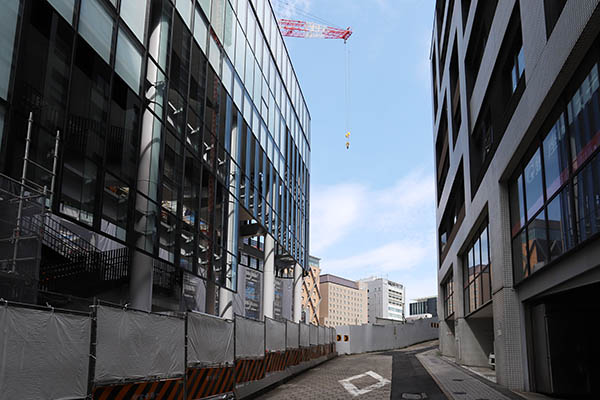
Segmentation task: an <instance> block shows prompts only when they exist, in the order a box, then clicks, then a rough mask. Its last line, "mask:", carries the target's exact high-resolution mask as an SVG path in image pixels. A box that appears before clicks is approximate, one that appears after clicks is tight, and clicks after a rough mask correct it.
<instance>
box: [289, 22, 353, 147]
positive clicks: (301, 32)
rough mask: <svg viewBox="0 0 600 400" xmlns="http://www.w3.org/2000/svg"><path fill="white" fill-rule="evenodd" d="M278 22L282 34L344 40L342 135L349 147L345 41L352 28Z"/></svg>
mask: <svg viewBox="0 0 600 400" xmlns="http://www.w3.org/2000/svg"><path fill="white" fill-rule="evenodd" d="M278 22H279V30H280V31H281V34H282V35H283V36H288V37H295V38H305V39H309V38H312V39H343V40H344V48H345V55H346V65H345V67H346V68H345V71H344V72H345V82H344V83H345V91H346V93H345V100H346V111H345V113H346V133H345V135H344V137H345V138H346V149H350V128H349V122H348V119H349V108H350V104H349V103H350V100H349V91H348V86H349V83H348V81H349V78H348V75H349V73H348V47H347V46H346V41H347V40H348V38H349V37H350V35H352V29H350V27H348V28H346V29H343V28H336V27H332V26H327V25H321V24H317V23H315V22H307V21H299V20H294V19H284V18H280V19H279V20H278Z"/></svg>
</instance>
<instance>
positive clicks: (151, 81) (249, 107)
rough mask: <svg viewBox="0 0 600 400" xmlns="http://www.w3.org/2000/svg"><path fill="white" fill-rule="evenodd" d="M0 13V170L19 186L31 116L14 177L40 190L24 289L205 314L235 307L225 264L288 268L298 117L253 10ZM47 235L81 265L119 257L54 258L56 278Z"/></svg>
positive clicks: (295, 217)
mask: <svg viewBox="0 0 600 400" xmlns="http://www.w3.org/2000/svg"><path fill="white" fill-rule="evenodd" d="M0 8H1V11H2V12H0V15H1V17H0V18H1V19H2V23H1V24H0V31H1V32H0V37H1V38H2V39H0V47H1V52H0V54H1V56H0V138H1V139H2V141H1V149H0V154H1V157H0V168H1V170H2V172H3V173H4V174H5V175H7V176H8V177H12V178H17V179H18V178H20V177H21V172H22V168H23V157H24V151H25V144H26V143H25V142H26V140H25V139H26V132H27V128H28V121H27V119H28V115H29V113H32V115H33V124H32V130H31V131H32V133H31V142H30V151H29V154H28V160H29V162H30V165H34V163H35V165H40V166H43V167H45V169H41V168H33V167H32V168H29V169H28V170H27V181H28V182H31V183H32V184H33V183H34V184H35V185H36V187H44V186H45V187H46V188H47V190H48V193H51V196H50V197H51V203H49V204H48V205H49V207H50V210H51V217H50V218H49V219H50V220H52V221H54V222H53V223H55V224H57V226H58V228H57V229H55V230H54V233H55V235H54V236H53V237H52V240H49V239H47V240H46V239H44V240H42V241H43V242H44V243H43V244H44V246H43V249H42V254H41V262H40V267H39V276H38V278H39V288H38V289H39V293H40V294H39V296H42V294H41V293H42V292H54V291H56V292H59V293H66V294H71V295H76V296H80V297H87V298H89V297H91V296H99V297H100V298H106V300H108V301H113V302H122V303H124V302H129V303H132V304H134V305H136V306H137V307H139V308H143V309H150V308H154V309H185V308H191V309H200V310H202V311H205V310H206V311H208V312H216V311H217V309H218V308H223V302H224V299H225V300H226V299H228V298H230V297H231V296H232V294H231V293H234V292H237V293H238V294H239V295H241V296H242V300H241V301H242V302H243V301H245V299H244V297H245V296H244V295H243V294H244V293H245V292H247V291H248V290H249V287H246V286H247V285H246V283H245V282H244V281H243V279H242V278H243V276H242V277H240V274H238V270H240V268H247V269H254V270H257V271H263V270H267V274H271V273H272V274H273V275H275V276H276V277H290V276H291V275H293V270H294V268H296V269H302V268H305V267H306V265H307V255H308V209H309V181H310V172H309V165H310V115H309V112H308V109H307V106H306V103H305V100H304V98H303V95H302V92H301V90H300V86H299V84H298V80H297V78H296V75H295V72H294V70H293V68H292V64H291V61H290V58H289V55H288V53H287V50H286V48H285V45H284V42H283V38H282V36H281V34H280V32H279V29H278V25H277V21H276V19H275V15H274V13H273V10H272V7H271V5H270V3H269V1H268V0H252V1H251V0H177V1H175V0H48V1H33V0H7V1H4V2H2V5H1V6H0ZM57 132H59V133H60V142H59V151H58V165H57V168H56V178H55V179H53V176H52V174H49V173H48V172H47V170H50V171H51V170H52V161H53V156H54V151H53V149H54V143H55V137H56V135H57ZM54 181H55V184H54V186H52V182H54ZM46 231H48V232H49V231H50V229H48V228H47V227H46V228H44V232H46ZM75 236H77V237H78V239H75ZM58 239H61V240H63V241H64V242H65V243H66V246H67V247H73V248H76V249H77V250H78V251H79V247H77V246H76V245H75V244H74V243H75V242H76V241H78V240H79V241H81V242H85V243H86V245H85V246H83V247H85V248H86V249H87V250H89V251H88V253H90V252H91V253H93V254H92V255H90V254H88V253H85V254H83V253H82V254H83V255H81V257H80V259H81V258H86V260H87V261H86V262H87V263H88V264H90V259H94V254H96V255H95V257H96V258H100V259H104V258H106V257H107V256H106V253H107V252H110V251H113V252H114V251H116V250H119V251H120V252H121V253H122V254H121V255H122V259H120V261H114V260H113V258H114V257H112V256H111V257H109V259H110V260H112V261H110V262H108V261H106V262H104V261H102V262H100V261H98V262H95V261H93V262H91V263H92V264H94V266H93V268H92V267H89V268H88V267H86V268H87V270H86V269H85V268H83V269H81V270H77V267H73V265H71V267H70V268H72V269H73V268H74V269H73V273H72V274H71V279H67V278H65V277H64V276H62V275H60V274H58V273H56V268H55V266H56V265H58V264H69V263H70V264H77V262H79V261H77V259H76V257H73V254H74V251H75V250H73V251H71V252H68V251H63V249H62V247H61V248H59V247H60V246H58V245H56V243H54V242H56V240H58ZM53 243H54V244H53ZM88 245H89V246H88ZM86 246H87V247H86ZM63 247H64V245H63ZM80 247H81V246H80ZM267 250H268V251H270V252H271V253H273V257H272V258H269V257H268V256H265V253H267ZM81 252H83V250H81ZM111 254H112V253H111ZM103 257H104V258H103ZM113 261H114V262H113ZM118 263H120V264H121V267H119V268H120V269H119V268H117V267H116V266H115V265H116V264H118ZM123 263H125V264H126V265H125V266H124V267H123V265H122V264H123ZM90 268H92V269H93V270H94V271H95V272H94V276H93V277H92V276H90V273H89V270H90ZM117 269H119V270H120V271H121V272H120V273H119V274H118V276H117V277H116V278H114V279H113V278H109V276H112V275H111V274H112V273H113V272H114V271H115V270H117ZM76 270H77V271H76ZM242 275H244V274H242ZM73 277H75V278H77V279H75V278H73ZM264 279H265V280H267V281H269V279H270V282H271V285H272V286H274V283H273V279H271V278H268V277H266V276H265V278H264ZM117 281H118V282H117ZM81 282H88V283H86V284H83V283H81ZM90 282H91V283H90ZM267 283H268V282H267ZM44 285H45V286H44ZM240 285H243V287H240ZM254 286H255V287H256V288H260V287H262V288H264V287H265V284H256V285H255V284H253V287H254ZM219 288H220V289H219ZM267 290H268V289H267ZM228 293H229V294H228ZM219 300H220V301H219ZM267 301H271V300H268V299H267ZM219 303H221V304H220V305H219ZM244 307H245V305H244V304H242V305H241V307H240V309H238V310H236V312H239V313H240V314H243V313H244V311H243V310H244ZM246 308H247V307H246ZM270 308H272V307H267V309H270Z"/></svg>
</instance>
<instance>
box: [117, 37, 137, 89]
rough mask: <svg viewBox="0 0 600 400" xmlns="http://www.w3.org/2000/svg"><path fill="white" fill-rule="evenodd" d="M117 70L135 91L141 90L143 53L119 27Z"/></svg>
mask: <svg viewBox="0 0 600 400" xmlns="http://www.w3.org/2000/svg"><path fill="white" fill-rule="evenodd" d="M115 71H116V72H117V73H118V74H119V75H121V77H122V78H123V80H124V81H125V82H126V83H127V84H128V85H129V87H130V88H131V89H133V91H134V92H135V93H138V92H139V90H140V74H141V72H142V55H141V54H140V52H139V51H138V49H137V48H136V47H135V46H134V45H133V43H132V42H131V40H130V39H129V37H128V36H127V34H126V33H125V32H123V31H122V30H120V29H119V36H118V38H117V56H116V59H115Z"/></svg>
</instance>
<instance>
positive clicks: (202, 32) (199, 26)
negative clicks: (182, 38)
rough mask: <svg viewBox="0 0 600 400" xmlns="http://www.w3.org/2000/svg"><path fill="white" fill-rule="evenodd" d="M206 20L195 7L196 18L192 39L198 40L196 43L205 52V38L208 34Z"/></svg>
mask: <svg viewBox="0 0 600 400" xmlns="http://www.w3.org/2000/svg"><path fill="white" fill-rule="evenodd" d="M207 29H208V28H207V26H206V22H204V18H202V16H201V15H200V10H199V9H198V8H196V19H195V21H194V39H196V42H198V45H199V46H200V48H201V49H202V51H203V52H204V54H206V39H207V36H208V33H207Z"/></svg>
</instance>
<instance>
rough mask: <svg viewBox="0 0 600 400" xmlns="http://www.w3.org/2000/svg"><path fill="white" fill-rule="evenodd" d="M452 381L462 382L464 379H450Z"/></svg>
mask: <svg viewBox="0 0 600 400" xmlns="http://www.w3.org/2000/svg"><path fill="white" fill-rule="evenodd" d="M452 380H453V381H454V382H462V381H464V379H452Z"/></svg>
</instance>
